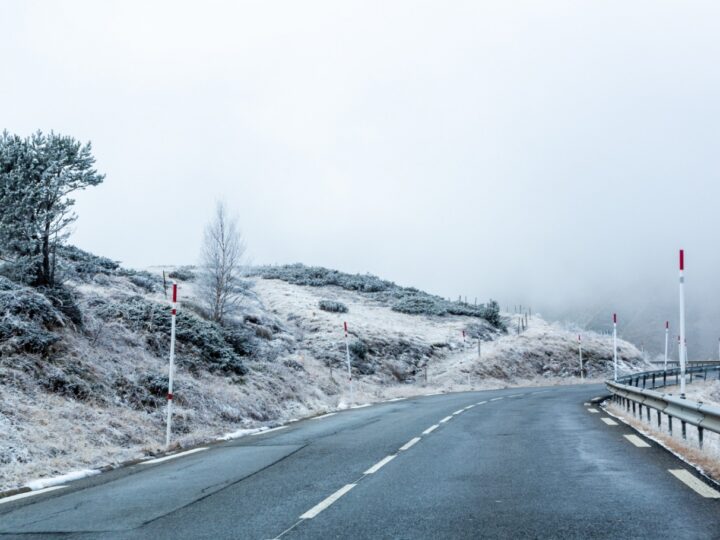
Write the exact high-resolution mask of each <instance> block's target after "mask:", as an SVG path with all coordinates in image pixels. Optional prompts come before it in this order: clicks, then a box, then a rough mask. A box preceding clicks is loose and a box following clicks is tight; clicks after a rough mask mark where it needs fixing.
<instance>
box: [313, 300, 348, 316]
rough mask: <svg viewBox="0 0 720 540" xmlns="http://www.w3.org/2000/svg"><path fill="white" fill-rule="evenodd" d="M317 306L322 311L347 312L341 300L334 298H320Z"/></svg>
mask: <svg viewBox="0 0 720 540" xmlns="http://www.w3.org/2000/svg"><path fill="white" fill-rule="evenodd" d="M318 306H319V307H320V309H322V310H323V311H329V312H330V313H347V311H348V308H347V306H346V305H345V304H343V303H342V302H336V301H335V300H320V302H318Z"/></svg>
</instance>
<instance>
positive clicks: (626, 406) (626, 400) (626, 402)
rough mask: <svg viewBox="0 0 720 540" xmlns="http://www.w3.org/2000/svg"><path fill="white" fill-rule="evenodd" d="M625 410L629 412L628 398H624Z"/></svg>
mask: <svg viewBox="0 0 720 540" xmlns="http://www.w3.org/2000/svg"><path fill="white" fill-rule="evenodd" d="M625 410H627V411H628V412H630V400H629V399H628V398H625Z"/></svg>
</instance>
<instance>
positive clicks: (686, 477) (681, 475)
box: [668, 469, 720, 499]
mask: <svg viewBox="0 0 720 540" xmlns="http://www.w3.org/2000/svg"><path fill="white" fill-rule="evenodd" d="M668 472H669V473H670V474H672V475H673V476H674V477H675V478H677V479H678V480H680V481H681V482H682V483H683V484H685V485H686V486H688V487H689V488H690V489H692V490H693V491H694V492H695V493H697V494H698V495H701V496H702V497H705V498H707V499H720V493H718V491H717V490H716V489H713V488H711V487H710V486H708V485H707V484H706V483H705V482H703V481H702V480H700V479H699V478H696V477H695V476H693V475H692V474H690V472H689V471H687V470H685V469H668Z"/></svg>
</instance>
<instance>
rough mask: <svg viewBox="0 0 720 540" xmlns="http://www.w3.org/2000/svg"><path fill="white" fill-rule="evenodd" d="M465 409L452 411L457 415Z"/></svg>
mask: <svg viewBox="0 0 720 540" xmlns="http://www.w3.org/2000/svg"><path fill="white" fill-rule="evenodd" d="M464 410H465V409H460V410H458V411H455V412H454V413H452V415H453V416H456V415H458V414H460V413H461V412H463V411H464Z"/></svg>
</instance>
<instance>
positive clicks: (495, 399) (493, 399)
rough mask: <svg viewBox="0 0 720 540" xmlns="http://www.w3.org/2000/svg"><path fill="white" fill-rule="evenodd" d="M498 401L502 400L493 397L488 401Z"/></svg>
mask: <svg viewBox="0 0 720 540" xmlns="http://www.w3.org/2000/svg"><path fill="white" fill-rule="evenodd" d="M499 399H502V398H501V397H495V398H492V399H491V400H490V401H498V400H499Z"/></svg>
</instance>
